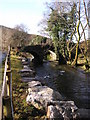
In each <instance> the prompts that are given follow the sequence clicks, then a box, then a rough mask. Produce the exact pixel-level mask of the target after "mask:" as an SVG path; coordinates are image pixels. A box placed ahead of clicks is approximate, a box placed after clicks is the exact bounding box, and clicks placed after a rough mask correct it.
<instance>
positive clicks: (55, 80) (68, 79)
mask: <svg viewBox="0 0 90 120" xmlns="http://www.w3.org/2000/svg"><path fill="white" fill-rule="evenodd" d="M36 72H37V76H38V77H42V78H44V80H45V82H46V83H47V84H48V86H49V87H51V88H54V89H55V90H58V91H59V92H60V93H61V94H62V95H63V97H64V98H66V99H67V100H74V102H75V104H76V105H77V106H78V107H79V108H90V73H88V74H85V73H84V71H81V70H80V69H75V68H71V67H70V66H66V65H61V66H59V65H57V63H56V62H45V63H44V64H43V65H41V66H38V67H36Z"/></svg>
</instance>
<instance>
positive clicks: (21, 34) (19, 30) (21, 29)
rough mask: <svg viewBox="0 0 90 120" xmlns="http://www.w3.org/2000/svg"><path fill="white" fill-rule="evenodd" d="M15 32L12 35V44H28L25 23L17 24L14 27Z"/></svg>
mask: <svg viewBox="0 0 90 120" xmlns="http://www.w3.org/2000/svg"><path fill="white" fill-rule="evenodd" d="M14 29H15V30H14V33H13V34H12V36H11V39H12V43H11V45H12V46H14V47H16V46H21V47H23V46H25V45H26V44H28V38H29V37H28V32H27V30H28V29H27V27H26V26H25V25H23V24H20V25H16V26H15V28H14Z"/></svg>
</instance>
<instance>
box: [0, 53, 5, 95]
mask: <svg viewBox="0 0 90 120" xmlns="http://www.w3.org/2000/svg"><path fill="white" fill-rule="evenodd" d="M5 56H6V53H2V52H1V51H0V93H1V86H2V77H3V76H2V61H3V60H4V59H5Z"/></svg>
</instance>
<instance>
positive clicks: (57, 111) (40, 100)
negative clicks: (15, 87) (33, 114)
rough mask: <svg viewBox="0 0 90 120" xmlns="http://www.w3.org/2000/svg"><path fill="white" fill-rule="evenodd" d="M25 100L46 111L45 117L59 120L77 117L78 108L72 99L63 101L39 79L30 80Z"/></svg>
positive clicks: (59, 95) (58, 94) (70, 119)
mask: <svg viewBox="0 0 90 120" xmlns="http://www.w3.org/2000/svg"><path fill="white" fill-rule="evenodd" d="M28 86H29V88H28V90H27V98H26V102H27V103H28V104H29V103H30V104H32V105H33V106H34V107H36V108H37V109H40V110H44V111H45V112H46V113H47V115H46V116H47V118H49V119H51V120H52V119H53V118H59V119H60V120H72V119H78V118H79V113H78V108H77V106H76V105H75V104H74V101H63V98H62V96H61V94H60V93H59V92H57V91H55V90H53V89H51V88H49V87H48V86H43V84H42V83H41V82H40V81H34V80H33V81H31V82H29V84H28Z"/></svg>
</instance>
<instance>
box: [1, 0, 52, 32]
mask: <svg viewBox="0 0 90 120" xmlns="http://www.w3.org/2000/svg"><path fill="white" fill-rule="evenodd" d="M46 1H50V0H0V25H4V26H7V27H11V28H13V27H14V26H15V25H17V24H22V23H23V24H25V25H26V26H27V27H28V28H29V29H30V32H29V33H33V34H35V33H37V31H38V30H39V28H38V23H39V22H40V21H41V19H42V18H43V13H44V11H45V8H46V6H45V3H46Z"/></svg>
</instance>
